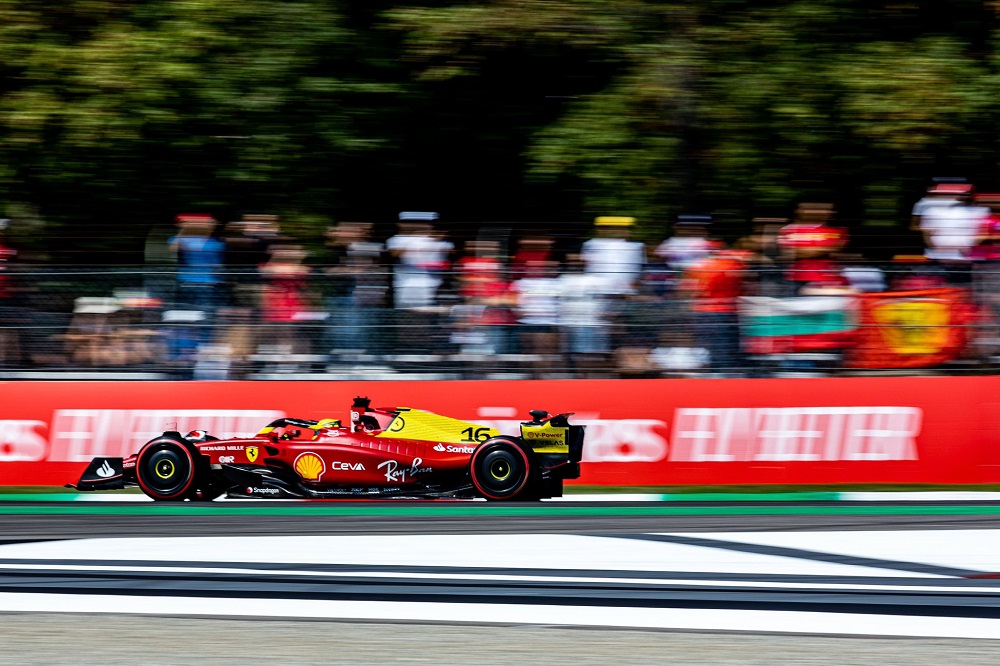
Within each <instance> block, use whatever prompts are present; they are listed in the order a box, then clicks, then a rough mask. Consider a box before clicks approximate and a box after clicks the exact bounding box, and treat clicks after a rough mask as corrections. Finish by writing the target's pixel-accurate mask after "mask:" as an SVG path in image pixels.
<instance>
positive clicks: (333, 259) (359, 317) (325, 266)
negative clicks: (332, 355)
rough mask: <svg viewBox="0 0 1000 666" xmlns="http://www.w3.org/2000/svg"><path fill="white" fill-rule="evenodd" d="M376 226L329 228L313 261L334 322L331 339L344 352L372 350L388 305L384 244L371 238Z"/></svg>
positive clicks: (350, 224) (344, 224) (316, 281)
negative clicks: (383, 268)
mask: <svg viewBox="0 0 1000 666" xmlns="http://www.w3.org/2000/svg"><path fill="white" fill-rule="evenodd" d="M371 229H372V225H371V224H368V223H362V222H342V223H340V224H338V225H336V226H334V227H331V228H330V229H329V230H328V231H327V235H326V244H325V246H324V249H323V251H322V252H321V253H319V254H318V255H316V256H315V257H313V258H312V260H311V261H310V264H311V265H312V266H313V267H314V269H315V270H314V275H316V277H315V278H314V284H315V285H316V286H317V287H318V288H319V290H320V292H321V294H322V296H323V302H324V306H325V308H326V310H327V313H328V315H329V316H330V321H331V322H332V323H331V324H330V325H329V326H328V328H327V330H328V331H329V333H330V335H329V337H328V340H327V342H328V343H329V344H330V346H331V347H332V348H333V349H334V350H336V351H338V352H355V353H365V352H368V351H369V350H371V349H372V348H373V347H374V345H373V337H374V333H375V331H377V329H378V326H379V314H380V310H381V308H382V307H383V306H384V305H385V292H386V284H385V281H384V279H383V275H382V272H381V257H382V244H381V243H377V242H374V241H372V240H371Z"/></svg>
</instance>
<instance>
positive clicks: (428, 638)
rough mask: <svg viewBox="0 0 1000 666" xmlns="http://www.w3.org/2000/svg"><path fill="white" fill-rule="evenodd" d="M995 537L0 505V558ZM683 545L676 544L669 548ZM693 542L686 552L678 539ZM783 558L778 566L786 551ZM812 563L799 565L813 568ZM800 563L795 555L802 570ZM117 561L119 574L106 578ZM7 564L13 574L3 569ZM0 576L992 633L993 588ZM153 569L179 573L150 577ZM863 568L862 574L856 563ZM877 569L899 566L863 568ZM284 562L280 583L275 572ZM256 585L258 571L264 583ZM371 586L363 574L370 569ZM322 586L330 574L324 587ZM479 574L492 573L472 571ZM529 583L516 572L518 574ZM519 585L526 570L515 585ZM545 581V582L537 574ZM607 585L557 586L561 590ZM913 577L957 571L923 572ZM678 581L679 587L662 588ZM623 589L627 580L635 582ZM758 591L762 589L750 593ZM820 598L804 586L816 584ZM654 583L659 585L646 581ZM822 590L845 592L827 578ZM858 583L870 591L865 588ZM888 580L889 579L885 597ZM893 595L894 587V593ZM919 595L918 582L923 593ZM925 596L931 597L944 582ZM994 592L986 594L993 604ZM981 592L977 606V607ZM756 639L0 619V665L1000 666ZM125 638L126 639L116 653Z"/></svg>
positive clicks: (297, 506) (699, 509) (845, 515)
mask: <svg viewBox="0 0 1000 666" xmlns="http://www.w3.org/2000/svg"><path fill="white" fill-rule="evenodd" d="M997 528H1000V503H998V502H981V503H962V504H951V505H940V504H932V503H912V502H907V503H898V504H894V503H890V502H880V503H874V502H865V503H847V502H836V503H830V502H818V503H802V502H788V503H774V502H766V503H764V502H762V503H753V502H743V503H739V504H720V503H718V502H711V503H681V502H673V503H670V504H669V506H667V505H664V504H662V503H660V504H648V503H620V502H607V503H600V502H596V503H595V502H587V503H574V502H560V503H543V504H504V505H500V504H492V503H465V502H398V501H395V502H384V501H383V502H335V503H334V502H330V503H327V502H323V503H305V504H301V503H279V502H267V501H263V502H241V503H239V504H236V503H233V504H227V503H218V504H213V505H202V504H190V503H187V504H183V505H163V504H151V503H149V504H98V503H93V504H91V503H87V504H86V505H84V504H83V503H79V502H77V503H73V502H65V503H63V502H46V503H32V502H0V543H18V542H25V541H37V540H60V539H77V538H95V537H142V536H148V537H164V536H172V537H183V536H193V537H198V536H220V535H224V536H261V535H272V536H273V535H313V536H315V535H359V534H373V535H378V534H381V535H386V534H388V535H402V534H423V535H434V534H584V535H602V536H616V537H620V538H623V539H627V538H651V537H654V536H655V535H651V534H650V533H663V532H682V533H698V532H727V531H740V532H752V531H772V532H773V531H823V530H840V531H843V530H857V531H864V530H879V531H886V530H936V529H940V530H949V529H997ZM672 538H677V537H672ZM685 538H690V539H697V537H685ZM779 554H780V553H779ZM806 555H807V554H806ZM799 556H804V555H803V554H801V553H800V554H799ZM112 563H113V562H112ZM10 564H15V565H16V563H10ZM24 564H25V568H24V570H20V571H19V570H16V569H14V570H8V571H7V572H5V573H4V574H3V575H2V576H0V590H2V591H7V592H10V591H15V590H21V591H40V590H50V591H53V592H55V591H59V592H61V593H64V594H69V595H73V594H87V593H103V594H122V595H125V594H129V593H130V590H132V591H134V590H135V589H138V588H144V589H146V590H150V589H154V590H160V591H162V592H158V593H163V594H180V595H183V596H190V597H192V600H193V601H195V602H196V600H197V598H198V597H199V596H205V597H208V596H216V597H218V596H223V597H227V598H231V599H233V603H234V605H235V607H238V606H239V603H240V601H239V600H240V599H241V598H244V597H248V596H254V597H257V598H261V597H264V598H266V597H268V596H273V597H274V598H279V597H281V598H296V596H300V597H301V598H316V597H317V596H319V597H323V596H327V597H329V598H339V599H343V598H366V599H367V598H382V599H391V600H400V599H424V600H437V601H447V600H452V601H455V600H459V601H480V602H489V601H492V602H494V603H495V602H497V601H498V600H502V601H503V603H513V604H517V603H519V602H524V603H527V602H529V601H531V600H537V598H539V597H544V598H546V599H548V600H549V601H550V602H557V603H565V604H567V605H571V604H574V603H580V602H584V603H587V604H590V605H601V604H606V605H607V606H609V607H612V608H613V607H621V606H623V605H626V606H627V605H633V606H634V605H642V606H644V607H660V606H670V607H682V608H684V607H686V608H753V609H766V610H774V611H782V610H792V611H794V610H820V611H826V612H830V611H834V612H866V613H872V612H873V613H889V614H903V615H911V616H919V615H935V616H936V615H946V616H952V617H955V616H961V617H985V618H995V617H1000V581H998V580H996V579H995V578H992V577H991V578H990V579H987V580H974V579H968V578H967V579H965V580H952V581H948V583H947V584H946V585H944V587H947V588H949V589H945V590H941V591H937V592H933V593H927V592H922V591H914V592H912V593H909V592H907V591H905V590H902V591H900V590H895V591H893V592H891V593H883V594H878V595H872V594H865V593H861V592H842V591H840V592H838V591H829V590H827V591H822V590H817V589H809V590H804V591H803V592H802V593H796V592H790V591H789V590H788V589H782V585H795V584H796V579H795V577H794V576H778V577H773V578H772V579H769V580H770V581H771V582H773V583H775V587H774V589H768V588H764V589H758V590H756V591H752V592H750V591H747V590H745V589H739V588H738V587H735V586H734V587H733V588H732V589H729V588H727V587H726V586H725V581H724V580H723V581H721V583H722V585H720V584H719V583H720V581H719V578H720V577H718V576H716V577H715V582H714V583H712V584H708V582H707V581H706V585H705V587H704V588H702V589H697V588H696V589H693V590H692V589H691V588H690V587H689V586H688V587H686V588H685V587H684V586H683V585H682V586H679V587H672V586H669V585H667V586H664V585H662V584H658V585H652V584H650V585H646V584H644V583H642V582H629V583H627V584H626V583H621V584H614V583H612V584H604V585H599V586H594V585H586V586H580V585H576V584H573V583H566V584H560V583H558V582H557V583H553V582H552V581H546V582H538V583H521V584H520V585H518V586H514V587H512V586H510V585H499V584H496V585H492V584H484V583H482V582H477V583H475V584H457V583H454V582H440V581H439V582H438V583H437V584H433V585H429V584H428V582H427V581H426V580H421V579H419V578H418V577H414V578H413V579H410V578H408V577H407V574H408V573H413V574H420V573H421V571H420V567H419V566H414V567H409V568H398V567H397V568H395V570H394V571H393V572H390V573H392V574H393V575H394V576H395V577H394V578H393V579H392V580H391V581H386V580H384V579H383V580H379V579H377V578H371V577H368V576H365V575H362V574H360V572H359V575H357V576H354V577H352V576H351V572H350V571H347V570H341V571H340V572H339V573H340V574H346V576H344V575H342V576H341V577H340V578H338V579H337V580H336V582H331V581H330V580H329V579H324V578H323V577H322V576H320V575H317V577H316V578H308V577H306V578H303V577H302V576H301V575H299V576H296V577H295V578H294V579H289V578H288V577H286V576H284V575H282V574H280V573H279V572H278V571H275V572H273V573H269V572H267V571H266V570H261V569H262V568H261V567H258V570H257V572H256V573H254V574H252V575H247V574H238V575H225V574H222V575H219V574H212V575H208V576H206V575H204V574H201V573H199V572H190V571H188V572H182V573H171V572H170V571H168V570H160V571H153V572H145V573H142V574H136V573H134V572H132V573H129V572H123V573H109V572H107V571H86V570H84V571H77V572H75V573H74V574H73V575H65V574H63V575H51V574H45V573H41V572H38V571H33V570H32V569H31V563H28V562H25V563H24ZM147 564H150V565H154V566H157V567H162V568H163V569H169V568H170V567H171V566H180V565H182V564H183V563H176V562H167V561H161V562H155V563H153V562H151V563H147ZM860 564H864V563H860ZM874 564H878V565H880V566H882V567H883V568H890V567H892V566H897V567H899V566H904V565H905V563H895V564H894V563H892V562H880V563H874ZM282 566H283V565H280V563H278V564H276V565H275V568H276V569H280V568H282ZM263 569H266V568H263ZM365 569H366V570H367V571H369V572H370V571H371V569H372V567H366V568H365ZM316 573H317V574H321V573H323V572H322V571H317V572H316ZM482 573H484V574H489V573H490V572H482ZM523 573H525V572H523ZM526 573H530V572H526ZM547 573H550V574H551V573H552V570H547ZM597 573H599V574H601V575H602V576H608V575H609V572H592V571H588V572H572V571H570V572H568V574H570V575H572V574H597ZM924 573H928V574H936V573H938V574H940V573H950V574H951V575H957V576H961V575H962V574H963V572H960V571H952V572H944V571H932V570H928V571H926V572H924ZM672 577H673V578H677V576H676V575H674V576H672ZM633 578H634V576H633ZM756 580H757V581H759V582H768V581H766V580H761V578H760V576H757V577H756ZM813 581H814V582H816V581H815V579H813ZM651 582H652V581H651ZM820 582H826V583H838V582H840V583H849V582H851V581H847V580H841V581H836V580H833V579H832V577H831V579H830V580H826V581H820ZM865 582H866V583H877V582H878V581H877V580H873V579H868V580H866V581H865ZM883 582H888V581H883ZM891 582H893V583H896V584H899V583H902V582H903V581H900V580H898V579H896V580H893V581H891ZM927 582H928V581H927V580H926V579H923V580H922V579H913V581H912V584H913V585H914V586H918V585H919V584H925V583H927ZM935 583H936V584H938V585H939V586H940V585H941V581H940V580H935ZM991 589H996V590H997V592H998V593H997V594H995V595H994V594H990V593H989V590H991ZM984 593H986V594H984ZM823 633H824V631H823V627H817V635H799V636H787V635H780V634H775V635H750V634H727V633H690V632H672V631H655V630H647V631H636V630H625V629H600V628H589V629H573V628H565V627H546V626H538V625H516V624H515V625H510V624H506V625H504V626H474V625H461V624H459V625H455V624H450V623H444V624H440V623H412V622H410V623H397V622H388V623H366V622H341V621H288V620H263V619H261V620H253V619H241V620H236V619H225V618H219V617H201V618H199V617H193V618H192V617H167V616H154V617H149V616H127V615H113V614H110V615H109V614H104V615H101V616H100V619H99V620H97V621H95V619H94V616H89V615H75V614H46V613H33V614H20V613H9V614H0V635H2V639H0V663H4V664H126V663H127V664H134V663H154V662H155V663H158V664H185V663H195V662H198V663H206V664H230V663H232V664H241V666H242V665H245V664H247V663H259V662H263V661H266V662H276V661H277V662H281V663H294V664H312V663H316V664H320V663H324V664H331V663H333V664H354V663H412V662H418V663H436V664H471V663H477V664H498V665H499V664H523V663H546V664H575V665H579V664H610V663H621V664H660V663H692V664H694V663H704V664H830V663H837V664H883V665H892V664H906V665H908V666H923V665H924V664H928V665H929V664H935V665H937V664H940V663H941V662H942V661H947V662H949V663H953V664H988V663H989V664H995V663H996V662H997V658H998V657H1000V641H981V640H954V639H919V638H913V639H898V638H897V639H892V638H886V639H881V638H858V637H839V636H830V635H822V634H823ZM123 637H127V639H125V640H122V639H123Z"/></svg>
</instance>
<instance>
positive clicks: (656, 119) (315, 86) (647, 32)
mask: <svg viewBox="0 0 1000 666" xmlns="http://www.w3.org/2000/svg"><path fill="white" fill-rule="evenodd" d="M998 12H1000V8H998V5H997V4H996V3H992V2H972V1H971V0H953V1H951V2H946V3H902V2H861V1H859V0H800V1H793V2H789V1H761V2H744V1H741V0H706V1H703V2H658V1H653V0H575V1H570V0H496V1H493V2H447V1H443V0H442V1H438V2H423V3H400V2H389V1H387V0H366V1H365V2H355V3H352V2H343V1H338V0H282V1H281V2H273V1H272V2H259V1H257V0H241V1H239V2H235V1H230V0H155V1H154V0H146V1H142V0H63V1H61V2H58V3H51V2H42V1H41V0H0V211H2V212H3V214H5V215H6V216H7V217H11V218H12V219H13V220H14V223H13V225H12V227H11V230H10V233H11V235H12V236H14V237H15V240H16V241H17V243H19V244H20V245H22V246H24V247H27V248H32V249H34V251H35V252H37V253H40V254H44V256H46V257H48V258H49V259H50V260H51V261H59V262H73V263H80V262H88V263H94V262H98V263H121V264H128V263H135V262H139V261H141V260H142V245H143V242H144V240H145V238H146V236H147V234H148V233H149V231H150V229H152V228H153V227H154V226H163V225H169V224H170V221H171V219H172V218H173V216H174V215H175V214H176V213H178V212H187V211H196V212H211V213H213V214H215V215H217V216H219V217H220V218H222V219H230V218H232V217H234V216H237V215H239V214H241V213H243V212H251V211H259V212H273V213H277V214H279V215H281V216H282V219H283V222H284V225H285V228H286V229H287V230H288V231H290V232H292V233H296V234H299V235H302V236H312V237H319V236H320V235H321V233H322V229H323V228H325V226H326V225H327V224H329V223H330V222H332V221H336V220H345V219H363V220H370V221H375V222H378V223H381V224H388V223H390V222H391V221H392V220H393V219H394V216H395V213H396V212H397V211H399V210H402V209H431V210H438V211H440V212H441V213H442V215H443V220H444V222H445V223H447V224H449V225H451V226H452V228H453V229H455V228H459V227H463V226H464V227H468V228H471V227H472V226H478V225H481V224H490V223H496V224H516V223H520V224H525V223H540V224H545V225H550V226H556V227H558V228H560V229H562V230H563V231H565V232H567V233H574V232H577V231H578V232H580V233H582V232H583V231H584V230H585V229H586V228H587V224H586V221H587V220H589V219H591V218H592V217H593V216H594V215H596V214H629V215H635V216H636V217H638V218H639V220H640V223H641V225H642V227H641V230H642V233H644V234H646V235H648V236H649V237H650V238H655V237H661V236H663V235H664V234H665V233H667V231H668V229H669V226H668V223H669V220H671V219H672V218H673V216H674V215H676V214H677V213H680V212H713V213H715V214H717V215H718V216H719V217H720V219H724V220H728V221H729V222H730V224H731V226H733V227H734V228H739V226H740V225H742V224H745V223H746V221H747V220H748V219H749V218H750V217H752V216H754V215H788V214H789V213H790V212H791V210H792V209H793V207H794V205H795V204H796V203H797V202H799V201H803V200H814V201H831V202H834V203H835V204H836V205H837V207H838V210H839V211H840V214H841V218H842V219H843V220H844V221H845V222H846V223H849V224H851V225H852V227H853V228H854V229H855V230H856V236H857V237H859V238H864V239H865V242H866V243H867V245H868V249H869V252H870V253H873V254H876V255H877V254H879V253H883V254H889V253H892V252H894V251H897V250H899V249H905V245H906V242H907V241H906V237H905V229H906V223H907V219H908V211H909V208H910V206H911V205H912V203H913V201H914V200H915V199H916V198H918V197H919V196H920V193H921V191H922V190H923V188H924V187H926V185H927V182H928V180H929V179H930V178H931V177H932V176H936V175H947V176H952V175H962V176H966V177H968V178H969V179H970V180H973V181H974V182H975V183H976V184H977V186H979V187H980V188H981V189H986V190H991V189H994V190H1000V163H998V159H997V155H998V147H1000V139H998V136H997V131H996V129H997V127H998V122H1000V112H998V108H997V107H998V105H997V104H996V99H998V98H1000V95H998V94H997V93H998V92H1000V78H998V76H1000V67H998V65H1000V63H998V60H997V36H998V30H997V28H998V23H997V16H998ZM559 225H562V226H559Z"/></svg>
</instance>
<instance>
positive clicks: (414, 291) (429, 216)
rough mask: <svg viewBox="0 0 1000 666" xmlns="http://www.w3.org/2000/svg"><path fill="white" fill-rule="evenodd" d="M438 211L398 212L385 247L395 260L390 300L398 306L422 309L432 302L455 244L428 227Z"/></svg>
mask: <svg viewBox="0 0 1000 666" xmlns="http://www.w3.org/2000/svg"><path fill="white" fill-rule="evenodd" d="M436 219H437V213H423V212H405V213H400V214H399V233H397V234H396V235H395V236H392V237H391V238H389V239H388V240H387V241H386V243H385V248H386V250H387V251H388V252H389V254H390V255H392V257H393V258H394V259H395V260H396V262H397V263H396V266H395V268H394V270H393V300H394V305H395V306H396V307H397V308H422V307H430V306H432V305H434V304H435V299H436V297H437V290H438V287H440V286H441V283H442V277H441V276H442V273H443V271H444V270H445V269H446V268H447V266H448V261H449V255H450V254H451V252H452V251H453V250H454V249H455V246H454V245H453V244H452V243H451V242H450V241H448V240H446V239H445V238H443V237H442V236H441V235H440V234H439V233H436V232H435V231H434V229H433V227H432V226H431V221H433V220H436Z"/></svg>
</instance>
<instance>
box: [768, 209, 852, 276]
mask: <svg viewBox="0 0 1000 666" xmlns="http://www.w3.org/2000/svg"><path fill="white" fill-rule="evenodd" d="M833 214H834V211H833V205H832V204H814V203H803V204H799V207H798V210H797V211H796V214H795V218H796V220H795V222H794V223H793V224H789V225H786V226H784V227H782V228H781V230H780V231H779V232H778V244H779V246H780V247H781V250H782V251H783V252H784V253H785V258H786V259H787V260H788V262H789V266H788V270H787V271H786V273H785V275H786V279H787V280H788V281H789V282H791V284H792V289H793V292H794V293H795V294H802V293H808V292H809V291H811V290H815V289H828V288H830V287H843V288H847V287H850V283H849V282H848V281H847V278H845V277H844V275H843V273H842V272H841V266H840V264H839V263H838V262H837V260H836V259H834V253H836V252H837V251H838V250H840V249H841V248H843V247H844V245H845V244H846V243H847V232H846V230H844V229H841V228H838V227H834V226H831V225H830V222H831V221H832V218H833Z"/></svg>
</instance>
